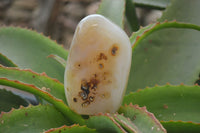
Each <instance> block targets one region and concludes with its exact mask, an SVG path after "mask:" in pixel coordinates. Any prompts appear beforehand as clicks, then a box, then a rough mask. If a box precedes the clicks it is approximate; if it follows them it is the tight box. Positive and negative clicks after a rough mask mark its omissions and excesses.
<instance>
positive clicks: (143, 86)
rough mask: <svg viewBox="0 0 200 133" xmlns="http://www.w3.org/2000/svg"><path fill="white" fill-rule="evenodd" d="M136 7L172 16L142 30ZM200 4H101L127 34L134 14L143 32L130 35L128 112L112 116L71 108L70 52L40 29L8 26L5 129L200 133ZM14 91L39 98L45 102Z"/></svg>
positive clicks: (122, 0) (4, 35) (4, 33)
mask: <svg viewBox="0 0 200 133" xmlns="http://www.w3.org/2000/svg"><path fill="white" fill-rule="evenodd" d="M135 6H140V7H141V6H142V7H149V8H156V9H162V10H163V9H165V11H163V15H162V17H161V18H160V19H159V20H158V22H157V23H153V24H149V25H148V26H146V27H141V28H140V29H138V27H139V25H138V22H137V16H136V14H135ZM199 6H200V1H198V0H193V1H192V2H190V1H188V0H182V1H181V3H180V1H178V0H172V1H169V0H160V1H159V2H158V1H154V0H148V1H147V0H140V1H139V0H135V1H131V0H102V1H101V4H100V6H99V9H98V11H97V13H98V14H101V15H103V16H104V17H106V18H107V19H109V20H110V21H112V23H115V24H116V25H118V26H119V27H120V28H121V29H124V19H125V17H126V18H127V22H128V24H129V25H130V31H135V32H133V34H132V35H131V36H130V37H129V39H130V42H131V45H132V60H131V62H132V63H131V69H130V73H129V78H128V79H120V81H121V82H124V81H126V80H128V85H127V87H126V88H124V89H126V93H124V94H125V96H124V97H123V102H122V104H121V105H120V108H119V109H118V110H117V111H114V112H110V113H108V112H106V111H105V112H101V111H99V112H98V111H97V112H95V114H92V113H90V114H91V115H81V114H78V113H76V112H77V111H76V110H73V109H72V108H71V107H70V106H68V103H67V100H66V97H65V91H64V83H65V84H68V83H69V81H68V82H67V80H64V71H65V67H66V61H67V60H68V59H69V58H68V53H69V51H67V50H65V49H64V48H63V47H62V46H60V45H58V44H57V43H56V42H55V41H52V40H51V39H50V38H47V37H45V36H44V35H42V34H39V33H37V32H35V31H32V30H28V29H23V28H19V27H1V28H0V64H1V65H0V85H1V86H0V88H1V89H0V111H1V114H0V132H5V133H6V132H7V133H10V132H33V133H36V132H47V133H51V132H52V133H54V132H55V133H56V132H63V133H64V132H71V133H76V132H86V133H90V132H91V133H104V132H135V133H150V132H152V133H160V132H161V133H163V132H169V133H173V132H176V133H178V132H180V133H182V132H193V133H194V132H200V124H199V123H200V119H199V116H200V111H199V110H200V106H199V101H200V87H199V85H198V84H199V83H200V82H199V81H200V79H199V66H200V65H199V58H198V57H199V56H200V55H199V45H198V44H199V42H200V40H199V34H200V32H199V31H200V26H199V24H200V23H199V17H198V10H197V9H198V7H199ZM86 29H87V28H86ZM110 34H111V33H110ZM118 39H121V38H118ZM118 39H117V40H118ZM97 40H98V39H97ZM129 45H130V44H129ZM130 51H131V50H130ZM70 52H71V51H70ZM72 55H73V54H72ZM74 56H75V55H73V57H74ZM69 57H70V59H73V58H72V57H71V55H69ZM79 58H82V57H81V56H80V57H79ZM102 58H103V57H102ZM112 67H115V66H112ZM66 69H67V70H69V69H68V68H66ZM127 72H128V70H127ZM83 76H84V75H83ZM119 78H122V77H119ZM70 84H73V83H70ZM113 84H117V85H119V84H118V83H113ZM8 87H12V88H14V89H16V90H20V91H24V92H29V93H31V94H33V95H34V96H35V97H36V100H37V102H39V104H36V105H32V103H31V100H30V99H28V100H27V98H26V96H25V93H21V92H19V91H14V92H11V91H9V89H8ZM110 89H115V88H114V87H113V88H110ZM68 98H69V97H68ZM114 98H115V99H116V101H120V99H119V98H118V96H115V97H114ZM33 100H34V99H33ZM76 100H77V99H75V101H76ZM70 104H73V102H72V103H70ZM105 104H106V103H105ZM72 106H73V105H72ZM95 106H98V104H97V105H95ZM105 106H106V105H105ZM101 108H104V106H102V107H101ZM111 110H112V108H111Z"/></svg>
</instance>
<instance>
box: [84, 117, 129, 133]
mask: <svg viewBox="0 0 200 133" xmlns="http://www.w3.org/2000/svg"><path fill="white" fill-rule="evenodd" d="M86 125H87V126H88V127H89V128H95V129H96V130H97V132H101V133H125V132H126V131H125V130H124V129H123V128H122V127H121V125H120V124H119V123H117V122H116V120H115V119H114V118H113V117H112V116H110V115H109V114H98V115H97V116H90V118H89V119H88V120H87V121H86Z"/></svg>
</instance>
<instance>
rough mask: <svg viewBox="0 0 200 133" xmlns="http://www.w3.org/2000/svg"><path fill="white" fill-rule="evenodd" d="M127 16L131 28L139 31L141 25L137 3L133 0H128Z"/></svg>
mask: <svg viewBox="0 0 200 133" xmlns="http://www.w3.org/2000/svg"><path fill="white" fill-rule="evenodd" d="M126 18H127V20H128V23H129V25H130V27H131V30H132V31H137V30H138V29H139V27H140V26H139V22H138V18H137V15H136V10H135V4H134V3H133V2H132V0H126Z"/></svg>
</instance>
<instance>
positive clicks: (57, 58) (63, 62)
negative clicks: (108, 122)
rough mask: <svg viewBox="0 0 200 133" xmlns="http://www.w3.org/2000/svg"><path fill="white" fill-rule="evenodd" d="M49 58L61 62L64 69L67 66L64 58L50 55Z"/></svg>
mask: <svg viewBox="0 0 200 133" xmlns="http://www.w3.org/2000/svg"><path fill="white" fill-rule="evenodd" d="M48 57H49V58H53V59H54V60H56V61H57V62H59V63H60V64H61V65H62V66H63V67H64V68H65V66H66V60H64V59H63V58H62V57H60V56H58V55H53V54H51V55H49V56H48Z"/></svg>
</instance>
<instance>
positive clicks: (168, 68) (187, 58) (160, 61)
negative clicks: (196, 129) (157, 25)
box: [127, 0, 200, 93]
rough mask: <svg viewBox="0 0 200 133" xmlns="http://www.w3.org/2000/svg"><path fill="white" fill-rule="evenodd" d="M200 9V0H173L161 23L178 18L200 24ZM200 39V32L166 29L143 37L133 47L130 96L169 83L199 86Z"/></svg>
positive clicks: (129, 86) (129, 85)
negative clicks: (146, 88)
mask: <svg viewBox="0 0 200 133" xmlns="http://www.w3.org/2000/svg"><path fill="white" fill-rule="evenodd" d="M199 6H200V1H199V0H193V2H190V1H188V0H183V1H181V4H180V1H178V0H173V1H172V2H171V5H170V6H169V7H168V8H167V9H166V11H165V12H164V13H163V16H162V18H161V19H160V21H164V20H166V19H167V20H169V21H171V20H174V19H176V20H177V21H179V22H184V23H192V24H195V25H196V26H197V25H200V21H199V17H196V16H198V9H199ZM187 9H190V10H187ZM198 27H199V26H198ZM149 32H150V31H148V30H147V33H142V34H148V33H149ZM141 36H143V35H141ZM199 36H200V32H199V31H194V30H190V29H164V30H160V31H157V32H155V33H151V34H150V35H149V36H147V37H145V38H143V40H141V41H140V42H139V44H138V45H136V46H134V51H133V55H132V60H133V62H132V67H131V72H130V79H129V84H128V91H127V93H128V92H130V91H131V90H137V89H139V88H145V87H146V86H150V87H152V86H154V85H155V84H159V85H165V84H166V83H167V82H169V83H171V84H173V85H179V84H181V83H182V82H183V83H184V84H186V85H193V84H194V83H196V81H197V80H198V79H199V72H200V69H199V67H200V62H199V57H200V52H199V50H200V45H199V42H200V38H199ZM136 40H137V39H136ZM186 62H187V63H186ZM129 89H130V90H129Z"/></svg>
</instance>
